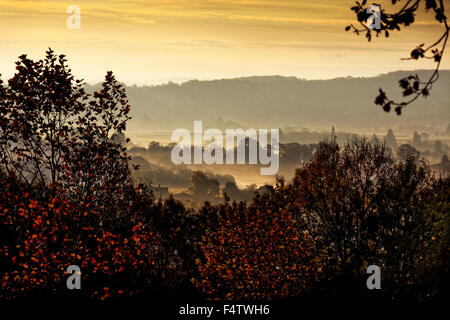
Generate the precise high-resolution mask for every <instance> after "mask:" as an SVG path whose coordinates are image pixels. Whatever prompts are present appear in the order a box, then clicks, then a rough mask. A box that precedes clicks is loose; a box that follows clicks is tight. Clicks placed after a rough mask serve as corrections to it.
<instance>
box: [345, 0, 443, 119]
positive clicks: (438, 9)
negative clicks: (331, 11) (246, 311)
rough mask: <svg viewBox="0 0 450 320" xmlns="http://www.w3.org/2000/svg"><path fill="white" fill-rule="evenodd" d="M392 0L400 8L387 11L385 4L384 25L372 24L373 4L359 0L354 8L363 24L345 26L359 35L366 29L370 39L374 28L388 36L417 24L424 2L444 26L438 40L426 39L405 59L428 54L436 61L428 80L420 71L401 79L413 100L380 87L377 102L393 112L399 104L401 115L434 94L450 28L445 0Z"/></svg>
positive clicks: (402, 86) (427, 55) (428, 10)
mask: <svg viewBox="0 0 450 320" xmlns="http://www.w3.org/2000/svg"><path fill="white" fill-rule="evenodd" d="M391 2H392V5H394V6H395V5H398V6H399V7H400V9H399V10H398V11H397V12H395V13H387V12H386V11H385V10H384V9H382V8H381V11H380V13H379V14H380V15H381V16H380V26H379V27H380V28H379V29H376V28H375V27H374V25H373V24H372V25H368V18H369V17H370V16H372V15H373V13H374V12H373V11H374V10H373V8H372V9H371V8H370V6H369V5H367V6H366V4H367V0H363V1H362V3H360V2H358V1H357V2H356V5H355V6H353V7H352V8H351V10H352V11H354V12H355V14H356V18H357V20H358V23H359V27H355V26H354V25H353V24H351V25H349V26H347V27H346V28H345V30H346V31H349V30H353V32H354V33H356V34H357V35H359V34H360V33H361V32H363V33H365V35H366V38H367V40H368V41H371V39H372V34H373V33H374V32H375V34H376V36H377V37H378V36H379V35H380V34H382V33H383V34H384V36H385V37H386V38H388V37H389V32H392V31H395V30H398V31H400V28H401V27H408V26H410V25H413V24H414V22H415V14H416V12H417V11H418V10H419V9H420V5H421V4H423V6H424V11H425V12H427V13H428V12H432V13H433V14H434V18H435V20H436V21H437V22H438V23H440V24H441V25H442V27H443V29H444V32H443V34H442V35H441V36H440V37H439V39H437V40H436V41H435V42H434V43H432V44H430V45H428V46H425V44H424V43H422V44H420V45H419V46H418V47H416V48H415V49H414V50H412V51H411V53H410V57H409V58H407V59H405V60H411V59H412V60H418V59H422V58H426V59H433V60H434V61H435V63H436V68H435V70H434V72H433V73H432V75H431V77H430V78H429V79H428V80H426V81H422V80H421V79H420V78H419V76H418V75H417V74H416V75H410V76H408V77H406V78H403V79H401V80H400V81H399V84H400V87H401V88H402V90H403V96H404V97H411V98H410V99H409V100H405V101H402V102H395V101H394V100H391V99H389V98H388V97H387V96H386V93H385V92H384V91H383V90H382V89H381V88H380V89H379V91H380V94H379V95H378V96H377V97H376V99H375V103H376V104H377V105H380V106H382V108H383V110H384V111H386V112H389V111H390V110H391V108H392V107H395V112H396V113H397V114H398V115H401V113H402V109H403V108H404V107H406V106H407V105H408V104H410V103H412V102H414V101H415V100H417V98H419V97H420V96H424V97H427V96H428V95H429V94H430V90H431V88H432V87H433V84H434V83H435V82H436V81H437V80H438V78H439V68H440V65H441V60H442V57H443V55H444V51H445V47H446V45H447V41H448V37H449V32H450V28H449V25H448V23H447V17H446V15H445V6H444V0H407V1H405V3H402V2H401V1H398V0H391ZM439 46H440V47H439Z"/></svg>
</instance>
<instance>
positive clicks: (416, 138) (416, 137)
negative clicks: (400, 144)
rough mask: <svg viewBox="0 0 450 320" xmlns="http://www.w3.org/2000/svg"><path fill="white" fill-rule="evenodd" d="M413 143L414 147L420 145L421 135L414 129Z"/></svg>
mask: <svg viewBox="0 0 450 320" xmlns="http://www.w3.org/2000/svg"><path fill="white" fill-rule="evenodd" d="M413 145H414V147H420V146H421V145H422V137H421V135H420V134H418V133H417V131H414V135H413Z"/></svg>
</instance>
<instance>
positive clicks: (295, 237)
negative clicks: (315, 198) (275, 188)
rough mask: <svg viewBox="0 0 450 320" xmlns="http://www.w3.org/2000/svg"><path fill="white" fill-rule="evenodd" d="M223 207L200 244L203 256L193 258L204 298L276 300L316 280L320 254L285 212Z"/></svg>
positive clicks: (294, 294)
mask: <svg viewBox="0 0 450 320" xmlns="http://www.w3.org/2000/svg"><path fill="white" fill-rule="evenodd" d="M223 211H224V212H222V214H221V216H220V217H219V220H218V226H217V227H216V228H215V229H214V230H207V231H206V234H205V236H204V238H203V241H202V242H201V248H202V251H203V252H204V255H205V258H204V261H200V259H198V260H197V263H198V265H199V267H198V268H199V271H200V277H199V279H195V280H193V281H194V282H195V284H196V285H197V286H198V287H199V288H200V289H201V290H202V291H203V292H204V293H205V294H206V295H207V296H209V297H212V298H221V299H238V300H239V299H246V300H257V299H265V300H271V299H280V298H286V297H292V296H296V295H299V294H303V293H306V292H307V291H308V289H310V288H311V285H312V284H313V283H314V282H315V281H317V279H318V277H319V275H320V272H321V268H322V256H321V255H315V253H314V240H313V239H312V238H311V237H310V236H309V235H308V232H307V231H305V232H303V233H302V232H299V230H298V229H297V228H296V227H295V224H294V220H293V219H292V216H291V214H290V213H289V212H288V211H286V210H284V209H280V210H277V209H275V210H273V211H272V210H270V209H269V210H264V208H263V207H261V206H256V207H252V208H246V207H244V206H238V205H236V204H235V205H234V206H230V205H226V206H225V207H224V208H223Z"/></svg>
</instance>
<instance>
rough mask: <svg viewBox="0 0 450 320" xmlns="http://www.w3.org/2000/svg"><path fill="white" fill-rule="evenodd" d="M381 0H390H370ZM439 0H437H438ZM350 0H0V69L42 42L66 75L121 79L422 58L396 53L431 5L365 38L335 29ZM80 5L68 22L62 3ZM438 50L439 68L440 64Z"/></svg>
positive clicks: (322, 74)
mask: <svg viewBox="0 0 450 320" xmlns="http://www.w3.org/2000/svg"><path fill="white" fill-rule="evenodd" d="M378 2H379V3H381V5H387V4H388V3H390V0H380V1H378ZM446 2H447V1H446ZM353 3H354V2H353V1H351V0H313V1H311V0H271V1H269V0H147V1H144V0H133V1H123V0H120V1H119V0H108V1H98V0H89V1H86V0H69V1H67V0H53V1H52V0H47V1H45V0H35V1H32V0H29V1H18V0H12V1H5V0H0V73H1V74H3V78H9V77H10V76H12V74H13V72H14V68H15V66H14V61H16V60H17V57H18V56H19V55H21V54H23V53H26V54H28V55H29V56H30V57H33V58H36V59H37V58H42V57H43V56H44V53H45V50H46V48H48V47H51V48H53V49H54V50H55V51H56V52H57V53H58V54H60V53H64V54H66V55H67V56H68V59H69V65H70V66H71V67H72V70H73V71H74V73H75V75H76V76H77V77H80V78H84V79H86V81H88V82H91V83H93V82H98V81H101V80H102V78H103V77H104V75H105V73H106V71H107V70H113V71H114V73H115V74H116V75H117V76H118V78H119V80H120V81H123V82H126V83H127V84H130V85H131V84H138V85H141V84H153V83H160V82H165V81H167V80H174V81H182V80H187V79H216V78H231V77H240V76H251V75H275V74H278V75H285V76H297V77H300V78H307V79H317V78H321V79H323V78H333V77H339V76H348V75H352V76H371V75H376V74H379V73H383V72H388V71H393V70H399V69H403V70H405V69H407V70H411V69H418V68H432V67H433V66H434V65H433V63H431V62H430V61H426V62H422V63H418V62H416V61H401V60H400V59H401V58H402V57H407V56H408V54H409V52H410V51H411V49H413V48H414V47H415V46H416V45H418V44H420V43H422V42H425V43H430V42H431V41H434V40H435V39H437V38H438V37H439V36H440V33H441V27H440V26H439V25H438V24H437V23H434V22H433V16H432V15H431V14H428V15H425V14H421V15H420V16H419V17H418V19H417V20H418V23H417V24H416V25H415V26H413V27H410V28H408V29H405V30H404V32H401V33H395V34H392V35H391V37H390V38H389V39H384V38H379V39H375V40H374V41H372V42H371V43H368V42H367V41H366V40H365V38H364V37H363V36H359V37H357V36H355V35H354V34H353V33H350V32H345V31H344V28H345V26H346V25H348V24H349V23H351V22H354V19H355V17H354V13H353V12H352V11H350V9H349V8H350V7H351V6H352V5H353ZM70 5H77V6H79V7H80V9H81V29H80V30H68V29H67V27H66V20H67V18H68V17H69V14H67V13H66V9H67V8H68V7H69V6H70ZM449 58H450V56H449V55H446V57H445V59H444V61H443V68H446V69H448V68H449V67H450V62H449V60H450V59H449Z"/></svg>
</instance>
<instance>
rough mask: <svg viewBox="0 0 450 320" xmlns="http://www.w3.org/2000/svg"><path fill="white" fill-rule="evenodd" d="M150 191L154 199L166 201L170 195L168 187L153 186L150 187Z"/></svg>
mask: <svg viewBox="0 0 450 320" xmlns="http://www.w3.org/2000/svg"><path fill="white" fill-rule="evenodd" d="M150 190H151V191H152V192H153V194H154V195H155V197H156V198H160V199H166V198H168V197H169V195H170V193H169V188H168V187H161V186H158V187H154V186H152V187H151V188H150Z"/></svg>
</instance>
